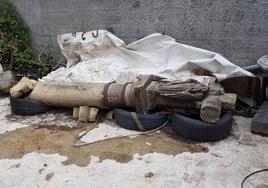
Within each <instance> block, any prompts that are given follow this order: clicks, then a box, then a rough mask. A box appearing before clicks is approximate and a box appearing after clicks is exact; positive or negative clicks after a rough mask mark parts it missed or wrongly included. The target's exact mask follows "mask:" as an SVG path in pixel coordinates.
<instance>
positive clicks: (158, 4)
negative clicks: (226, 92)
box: [12, 0, 268, 65]
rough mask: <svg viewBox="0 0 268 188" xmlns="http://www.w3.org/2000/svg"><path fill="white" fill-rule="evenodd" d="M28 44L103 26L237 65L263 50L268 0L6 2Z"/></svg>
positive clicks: (129, 38) (267, 45) (267, 46)
mask: <svg viewBox="0 0 268 188" xmlns="http://www.w3.org/2000/svg"><path fill="white" fill-rule="evenodd" d="M12 1H13V2H14V4H15V6H16V7H17V10H18V12H19V14H20V15H21V16H22V17H23V19H24V20H25V22H26V23H27V24H28V26H29V27H30V30H31V36H32V40H33V42H34V43H36V42H38V41H42V40H46V39H47V38H52V40H53V43H54V44H53V45H54V49H55V53H56V54H60V52H59V49H58V46H57V44H56V36H57V35H58V34H62V33H68V32H74V31H87V30H95V29H102V28H103V29H108V30H110V31H112V32H113V33H114V34H115V35H117V36H118V37H120V38H122V39H123V40H125V41H126V42H127V43H129V42H133V41H135V40H137V39H139V38H141V37H144V36H146V35H148V34H151V33H153V32H165V33H166V34H167V35H170V36H172V37H175V38H176V40H177V41H178V42H181V43H185V44H190V45H193V46H197V47H201V48H205V49H208V50H212V51H216V52H219V53H220V54H222V55H223V56H225V57H227V58H228V59H229V60H231V61H232V62H233V63H235V64H238V65H248V64H254V63H255V62H256V60H257V59H258V58H259V57H260V56H262V55H265V54H268V0H133V1H131V0H12Z"/></svg>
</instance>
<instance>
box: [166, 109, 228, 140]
mask: <svg viewBox="0 0 268 188" xmlns="http://www.w3.org/2000/svg"><path fill="white" fill-rule="evenodd" d="M232 119H233V116H232V114H231V113H230V112H228V113H226V114H224V115H223V116H222V117H221V119H220V121H219V122H217V123H216V124H210V123H205V122H203V121H201V120H197V119H192V118H189V117H186V116H183V115H179V114H175V113H173V114H172V120H171V122H172V126H173V128H174V129H175V132H176V133H177V134H178V135H179V136H181V137H183V138H186V139H190V140H193V141H200V142H213V141H219V140H222V139H224V138H226V137H227V136H229V135H230V133H231V130H232Z"/></svg>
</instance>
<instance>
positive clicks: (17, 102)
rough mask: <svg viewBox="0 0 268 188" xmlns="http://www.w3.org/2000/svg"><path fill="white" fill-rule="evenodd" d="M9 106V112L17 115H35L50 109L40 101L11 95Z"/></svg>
mask: <svg viewBox="0 0 268 188" xmlns="http://www.w3.org/2000/svg"><path fill="white" fill-rule="evenodd" d="M10 106H11V112H13V113H15V114H19V115H36V114H42V113H45V112H47V111H49V110H51V107H49V106H47V105H45V104H42V103H40V102H37V101H33V100H30V99H24V98H14V97H11V96H10Z"/></svg>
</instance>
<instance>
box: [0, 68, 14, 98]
mask: <svg viewBox="0 0 268 188" xmlns="http://www.w3.org/2000/svg"><path fill="white" fill-rule="evenodd" d="M15 84H16V79H15V77H14V76H13V74H12V72H11V71H5V72H2V73H0V93H6V94H8V93H9V90H10V88H11V87H12V86H13V85H15Z"/></svg>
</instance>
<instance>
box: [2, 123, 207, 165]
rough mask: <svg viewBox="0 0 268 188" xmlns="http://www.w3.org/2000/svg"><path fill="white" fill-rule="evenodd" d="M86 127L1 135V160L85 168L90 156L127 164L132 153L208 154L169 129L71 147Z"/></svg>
mask: <svg viewBox="0 0 268 188" xmlns="http://www.w3.org/2000/svg"><path fill="white" fill-rule="evenodd" d="M88 127H89V125H85V126H82V127H80V128H76V129H70V130H60V129H59V128H57V129H48V128H34V127H26V128H21V129H17V130H15V131H11V132H7V133H4V134H2V135H0V148H1V150H0V159H7V158H8V159H14V158H21V157H23V155H25V154H27V153H31V152H33V151H37V152H42V153H46V154H54V153H58V154H60V155H63V156H67V157H68V160H66V161H64V163H63V164H66V165H67V164H77V165H79V166H86V165H88V164H89V162H90V156H91V155H94V156H98V157H99V158H100V159H101V160H104V159H114V160H116V161H118V162H128V161H129V160H131V159H132V157H133V154H135V153H139V154H141V155H142V154H146V153H153V152H157V153H165V154H170V155H176V154H178V153H181V152H207V148H206V147H203V146H199V145H196V144H195V143H191V142H187V141H185V140H182V139H179V138H178V137H177V136H176V135H174V134H173V133H172V131H171V128H170V127H167V128H165V129H164V130H163V131H161V132H160V133H153V134H151V135H143V136H138V137H135V138H122V139H117V140H109V141H104V142H100V143H95V144H92V145H88V146H83V147H79V148H77V147H76V148H75V147H73V146H72V142H73V140H74V138H75V137H76V136H77V135H78V134H79V133H80V132H82V131H83V130H85V129H86V128H88ZM146 143H147V144H146ZM149 143H150V144H151V145H150V144H149Z"/></svg>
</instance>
